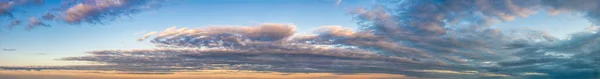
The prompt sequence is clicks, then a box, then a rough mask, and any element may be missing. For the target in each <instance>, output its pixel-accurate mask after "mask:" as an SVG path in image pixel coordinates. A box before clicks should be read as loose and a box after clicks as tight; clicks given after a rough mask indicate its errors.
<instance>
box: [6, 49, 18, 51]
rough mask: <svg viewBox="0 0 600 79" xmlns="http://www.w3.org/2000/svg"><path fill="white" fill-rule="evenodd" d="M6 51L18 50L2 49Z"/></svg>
mask: <svg viewBox="0 0 600 79" xmlns="http://www.w3.org/2000/svg"><path fill="white" fill-rule="evenodd" d="M2 50H4V51H17V49H2Z"/></svg>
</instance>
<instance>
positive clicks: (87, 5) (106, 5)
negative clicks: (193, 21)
mask: <svg viewBox="0 0 600 79" xmlns="http://www.w3.org/2000/svg"><path fill="white" fill-rule="evenodd" d="M44 2H45V0H8V1H0V16H2V17H7V18H8V19H9V20H13V21H12V22H10V24H9V25H8V28H9V30H10V29H12V28H14V27H15V26H18V25H19V24H21V21H20V20H18V19H20V18H26V17H15V15H19V14H14V11H18V10H16V9H19V7H28V6H32V5H36V6H40V5H43V4H44ZM163 3H165V0H63V1H62V5H61V7H53V9H49V10H47V11H46V12H47V13H45V14H44V15H34V16H31V18H33V19H31V18H30V19H29V21H28V24H27V25H26V27H25V29H26V30H31V29H33V28H35V27H38V26H50V25H48V24H44V23H43V22H42V20H40V19H43V20H46V21H53V20H56V21H53V22H66V23H68V24H82V23H86V24H106V23H109V22H113V21H117V20H118V19H120V18H121V17H126V16H129V15H133V14H137V13H139V12H143V11H146V10H151V9H155V8H158V7H160V6H162V5H163ZM19 16H23V15H19ZM37 18H40V19H37Z"/></svg>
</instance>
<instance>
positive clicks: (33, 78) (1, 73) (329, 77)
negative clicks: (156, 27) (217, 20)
mask: <svg viewBox="0 0 600 79" xmlns="http://www.w3.org/2000/svg"><path fill="white" fill-rule="evenodd" d="M0 78H9V79H12V78H16V79H423V78H417V77H408V76H405V75H400V74H373V73H369V74H366V73H361V74H335V73H280V72H256V71H234V70H203V71H200V72H176V73H173V74H120V72H117V71H87V70H44V71H23V70H17V71H10V70H0Z"/></svg>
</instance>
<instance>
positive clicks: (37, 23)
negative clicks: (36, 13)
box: [25, 17, 50, 30]
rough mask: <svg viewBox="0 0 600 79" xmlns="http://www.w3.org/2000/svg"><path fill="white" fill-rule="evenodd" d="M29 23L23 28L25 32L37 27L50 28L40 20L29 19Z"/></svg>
mask: <svg viewBox="0 0 600 79" xmlns="http://www.w3.org/2000/svg"><path fill="white" fill-rule="evenodd" d="M29 22H30V23H29V24H27V26H26V27H25V30H31V29H34V28H37V27H39V26H44V27H50V25H48V24H46V23H43V22H41V21H40V20H38V19H37V18H35V17H31V18H29Z"/></svg>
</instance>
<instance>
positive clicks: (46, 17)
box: [42, 13, 56, 20]
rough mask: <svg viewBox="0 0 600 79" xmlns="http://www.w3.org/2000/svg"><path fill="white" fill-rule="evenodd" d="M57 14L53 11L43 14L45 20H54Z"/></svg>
mask: <svg viewBox="0 0 600 79" xmlns="http://www.w3.org/2000/svg"><path fill="white" fill-rule="evenodd" d="M55 17H56V16H55V15H54V14H51V13H46V14H44V16H42V19H44V20H53V19H54V18H55Z"/></svg>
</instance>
